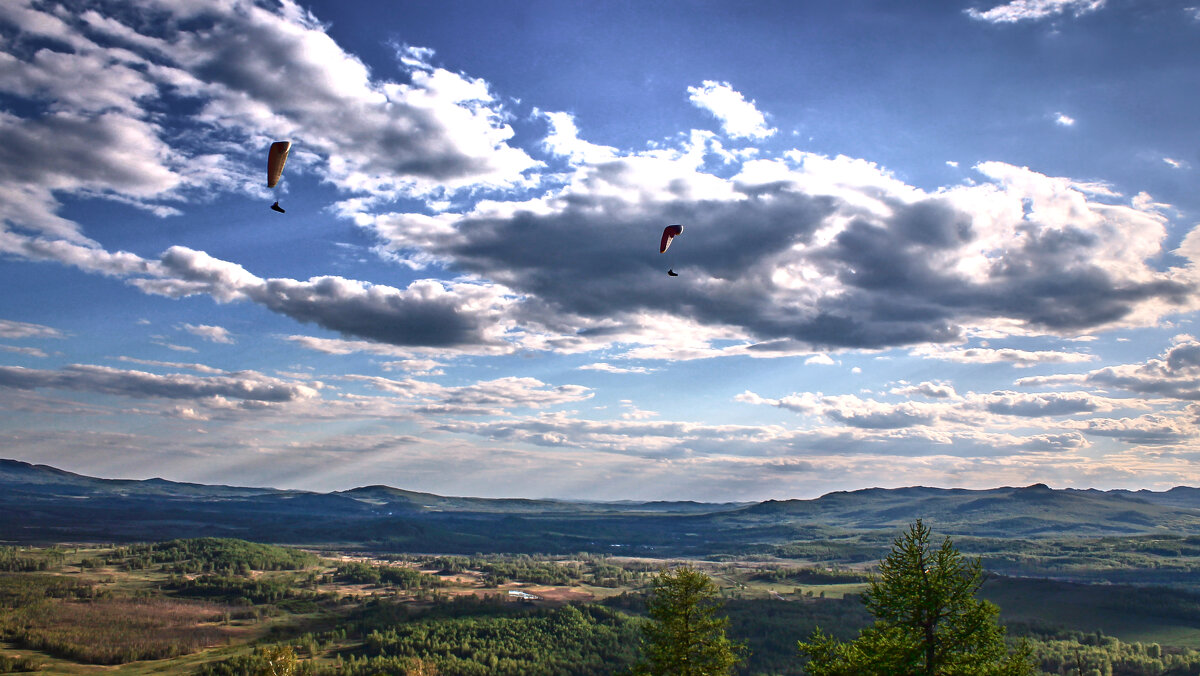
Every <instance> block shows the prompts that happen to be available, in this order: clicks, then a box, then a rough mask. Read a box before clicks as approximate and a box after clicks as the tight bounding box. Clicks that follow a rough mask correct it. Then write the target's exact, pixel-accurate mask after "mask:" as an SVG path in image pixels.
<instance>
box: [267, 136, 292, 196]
mask: <svg viewBox="0 0 1200 676" xmlns="http://www.w3.org/2000/svg"><path fill="white" fill-rule="evenodd" d="M291 149H292V142H291V141H276V142H274V143H272V144H271V150H270V151H269V152H268V153H267V187H268V188H274V187H275V184H277V183H279V177H280V176H282V175H283V165H284V164H287V158H288V152H289V151H290V150H291ZM271 210H272V211H278V212H279V213H281V214H282V213H285V212H284V210H283V207H281V206H279V202H278V200H277V201H276V202H275V203H274V204H272V205H271Z"/></svg>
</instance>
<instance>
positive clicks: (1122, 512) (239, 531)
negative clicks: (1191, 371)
mask: <svg viewBox="0 0 1200 676" xmlns="http://www.w3.org/2000/svg"><path fill="white" fill-rule="evenodd" d="M918 518H921V519H923V520H924V521H925V522H926V523H928V524H930V525H931V526H933V527H934V528H935V530H936V531H937V532H938V533H944V534H948V535H955V536H973V537H986V538H1037V537H1043V536H1054V537H1062V536H1104V535H1151V534H1168V533H1169V534H1173V535H1200V489H1198V488H1192V487H1187V486H1179V487H1176V488H1172V489H1171V490H1168V491H1161V492H1158V491H1148V490H1139V491H1128V490H1103V491H1102V490H1095V489H1086V490H1079V489H1052V488H1050V487H1048V486H1046V485H1044V484H1035V485H1032V486H1025V487H1000V488H992V489H985V490H968V489H962V488H929V487H922V486H917V487H908V488H892V489H885V488H868V489H863V490H856V491H843V492H835V493H829V494H826V495H823V496H821V497H819V498H815V499H811V500H768V501H765V502H748V503H704V502H692V501H676V502H668V501H656V502H633V501H621V502H583V501H570V500H532V499H491V498H471V497H446V496H440V495H434V494H430V493H421V492H416V491H408V490H403V489H400V488H392V487H389V486H364V487H360V488H354V489H351V490H346V491H337V492H331V493H317V492H309V491H297V490H281V489H274V488H254V487H238V486H221V485H206V484H195V483H182V482H175V481H167V480H164V479H146V480H129V479H102V478H96V477H89V476H83V475H80V474H75V473H72V472H67V471H64V470H61V469H56V468H54V467H49V466H46V465H33V464H29V463H26V462H21V461H17V460H0V540H4V541H7V542H8V543H50V542H128V541H148V540H162V539H171V538H177V537H201V536H220V537H239V538H244V539H248V540H257V541H264V542H280V543H291V544H303V545H327V546H342V547H364V548H371V549H375V550H379V551H397V552H402V551H404V552H447V553H474V552H529V553H533V552H538V553H571V552H577V551H593V552H595V551H608V552H614V553H631V554H633V553H637V554H652V555H669V556H678V555H716V554H735V553H737V554H747V553H755V552H768V551H770V550H771V549H772V548H775V547H779V546H781V545H787V544H789V543H796V542H805V541H813V540H825V541H828V540H830V539H834V540H836V539H837V538H839V537H855V536H860V535H862V534H864V533H879V534H888V536H889V537H890V535H892V534H895V533H896V532H897V531H898V530H899V529H901V528H904V527H905V526H907V525H908V524H909V523H911V522H913V521H915V520H916V519H918Z"/></svg>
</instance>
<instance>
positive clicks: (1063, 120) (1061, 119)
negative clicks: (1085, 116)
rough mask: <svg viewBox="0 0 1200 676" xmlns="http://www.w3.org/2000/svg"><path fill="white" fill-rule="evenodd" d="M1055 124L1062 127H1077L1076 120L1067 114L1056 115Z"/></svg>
mask: <svg viewBox="0 0 1200 676" xmlns="http://www.w3.org/2000/svg"><path fill="white" fill-rule="evenodd" d="M1054 123H1055V124H1057V125H1058V126H1060V127H1073V126H1075V118H1073V117H1071V116H1069V115H1067V114H1066V113H1056V114H1055V116H1054Z"/></svg>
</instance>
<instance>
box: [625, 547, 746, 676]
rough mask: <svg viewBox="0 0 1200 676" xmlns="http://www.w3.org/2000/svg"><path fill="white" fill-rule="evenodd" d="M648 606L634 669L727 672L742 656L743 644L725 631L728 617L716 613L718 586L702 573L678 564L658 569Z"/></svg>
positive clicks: (681, 675) (673, 673) (699, 675)
mask: <svg viewBox="0 0 1200 676" xmlns="http://www.w3.org/2000/svg"><path fill="white" fill-rule="evenodd" d="M652 585H653V586H652V590H651V593H650V599H649V601H648V602H647V608H648V611H649V614H650V619H651V622H649V623H648V624H646V625H645V627H644V628H643V630H642V651H643V653H644V655H645V657H644V659H643V661H642V662H641V664H639V666H638V668H637V671H636V673H639V674H648V675H650V676H726V675H727V674H730V673H732V671H733V667H734V666H735V665H736V664H737V663H738V662H739V661H741V654H742V652H743V651H744V650H745V649H744V647H743V646H741V645H739V644H736V643H733V642H731V641H730V640H729V638H728V637H727V636H726V635H725V627H726V625H727V624H729V619H728V618H726V617H717V612H718V611H719V610H720V605H721V603H720V600H719V599H718V598H717V596H718V590H717V586H716V585H715V584H714V583H713V581H712V579H711V578H709V577H708V576H707V575H705V574H704V573H702V572H700V571H698V570H696V569H695V568H692V567H690V566H680V567H677V568H673V569H670V570H664V571H663V572H661V573H659V574H658V575H657V576H656V577H655V578H654V581H653V583H652Z"/></svg>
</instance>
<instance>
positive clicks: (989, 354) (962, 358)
mask: <svg viewBox="0 0 1200 676" xmlns="http://www.w3.org/2000/svg"><path fill="white" fill-rule="evenodd" d="M909 354H910V355H911V356H914V357H920V358H923V359H938V360H942V361H952V362H958V363H960V364H997V363H1009V364H1012V365H1013V366H1015V367H1017V368H1022V367H1030V366H1034V365H1036V364H1077V363H1080V362H1087V361H1095V359H1096V355H1094V354H1088V353H1086V352H1063V351H1059V350H1018V349H1014V348H986V347H972V348H943V347H921V348H917V349H915V350H912V351H911V352H909Z"/></svg>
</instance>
